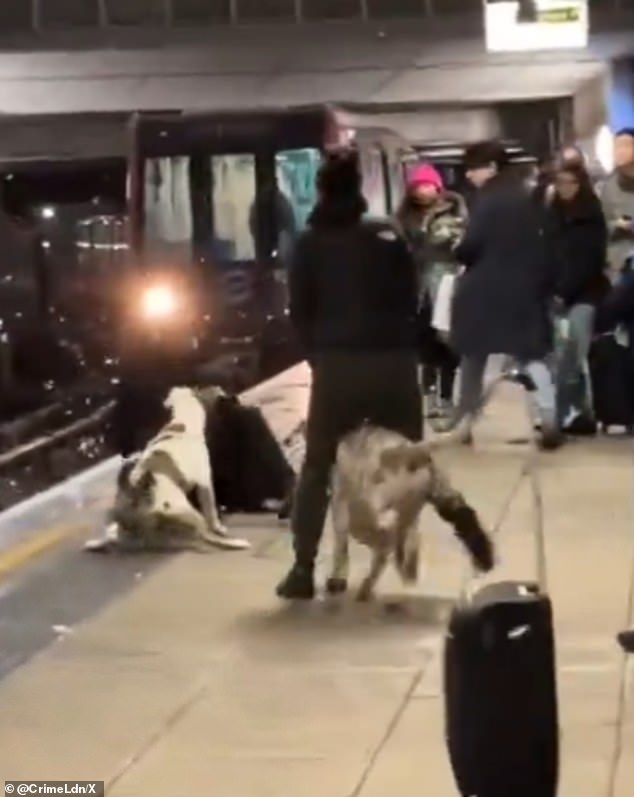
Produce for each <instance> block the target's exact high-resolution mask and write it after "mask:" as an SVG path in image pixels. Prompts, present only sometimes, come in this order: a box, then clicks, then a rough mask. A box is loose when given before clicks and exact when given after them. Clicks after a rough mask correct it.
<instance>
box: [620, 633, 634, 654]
mask: <svg viewBox="0 0 634 797" xmlns="http://www.w3.org/2000/svg"><path fill="white" fill-rule="evenodd" d="M616 638H617V640H618V643H619V645H620V646H621V647H622V648H623V650H624V651H625V652H626V653H634V628H628V630H627V631H621V633H620V634H617V637H616Z"/></svg>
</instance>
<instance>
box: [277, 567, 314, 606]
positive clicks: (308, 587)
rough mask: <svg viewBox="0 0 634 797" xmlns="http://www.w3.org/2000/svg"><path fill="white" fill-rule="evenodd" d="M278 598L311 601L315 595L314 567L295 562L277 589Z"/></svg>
mask: <svg viewBox="0 0 634 797" xmlns="http://www.w3.org/2000/svg"><path fill="white" fill-rule="evenodd" d="M275 592H276V594H277V597H278V598H283V599H284V600H287V601H310V600H312V599H313V598H314V597H315V581H314V578H313V571H312V569H311V570H309V569H308V568H305V567H301V566H300V565H298V564H294V565H293V567H291V569H290V570H289V571H288V573H287V575H286V577H285V578H284V579H283V580H282V581H280V583H279V584H278V585H277V589H276V590H275Z"/></svg>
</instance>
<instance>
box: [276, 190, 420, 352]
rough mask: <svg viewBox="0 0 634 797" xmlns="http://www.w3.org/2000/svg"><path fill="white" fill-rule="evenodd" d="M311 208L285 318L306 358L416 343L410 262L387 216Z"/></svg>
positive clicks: (295, 258) (414, 288) (293, 271)
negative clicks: (375, 217) (378, 218)
mask: <svg viewBox="0 0 634 797" xmlns="http://www.w3.org/2000/svg"><path fill="white" fill-rule="evenodd" d="M359 215H360V214H359V213H358V208H350V207H346V206H345V205H343V206H341V207H337V205H336V204H335V205H332V204H326V205H317V206H316V207H315V209H314V211H313V213H312V215H311V217H310V219H309V225H308V228H307V229H306V230H305V231H304V232H303V233H302V235H301V236H300V237H299V239H298V241H297V243H296V245H295V250H294V253H293V259H292V263H291V268H290V274H289V298H290V315H291V321H292V323H293V325H294V327H295V329H296V332H297V334H298V336H299V338H300V341H301V343H302V345H303V347H304V350H305V353H306V355H307V356H308V357H309V358H310V357H311V356H312V355H313V354H318V353H323V352H328V351H351V350H352V351H385V350H389V349H408V350H411V351H414V350H415V349H416V345H417V303H418V302H417V276H416V266H415V264H414V260H413V257H412V255H411V254H410V251H409V249H408V247H407V244H406V243H405V241H404V240H403V239H402V238H401V236H400V235H399V234H398V232H397V231H396V230H395V228H394V227H393V225H391V224H390V223H389V222H388V221H385V222H382V221H366V220H360V219H359Z"/></svg>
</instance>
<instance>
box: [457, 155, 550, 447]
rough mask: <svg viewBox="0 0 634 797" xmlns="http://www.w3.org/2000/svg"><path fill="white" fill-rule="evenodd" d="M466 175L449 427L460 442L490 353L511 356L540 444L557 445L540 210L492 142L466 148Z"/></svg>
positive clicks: (477, 406) (547, 275)
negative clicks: (526, 389)
mask: <svg viewBox="0 0 634 797" xmlns="http://www.w3.org/2000/svg"><path fill="white" fill-rule="evenodd" d="M465 166H466V171H467V177H468V178H469V180H470V181H471V182H472V183H473V184H474V185H475V186H476V188H478V189H479V191H478V197H477V199H476V202H475V204H474V208H473V213H472V215H471V218H470V220H469V223H468V225H467V229H466V232H465V236H464V238H463V240H462V242H461V243H460V244H459V246H458V247H457V249H456V257H457V259H458V260H459V261H460V262H462V263H463V264H464V266H465V269H466V271H465V273H464V275H463V276H462V277H461V278H460V279H459V281H458V285H457V287H456V292H455V297H454V304H453V313H452V329H451V335H450V343H451V345H452V347H453V349H454V350H455V351H456V352H457V353H458V354H459V355H460V357H461V389H460V398H459V402H458V409H457V415H456V418H455V419H454V420H455V423H454V427H455V426H456V425H457V424H460V425H461V426H462V432H461V434H460V435H459V436H460V437H462V439H463V440H464V441H465V442H466V441H468V440H470V438H471V427H472V423H473V421H474V420H475V418H476V416H477V414H478V412H479V410H480V407H481V403H482V393H483V379H484V372H485V368H486V364H487V360H488V357H489V355H491V354H506V355H509V356H511V357H513V358H514V359H515V360H516V361H517V362H518V363H519V364H521V365H522V367H523V368H524V370H525V371H526V372H527V373H528V374H529V376H530V377H531V380H532V382H533V383H534V384H535V386H536V388H537V390H536V401H537V405H538V409H539V413H540V421H541V427H542V444H543V446H544V447H545V448H555V447H558V446H559V444H560V442H561V435H560V433H559V429H558V424H557V410H556V398H555V389H554V385H553V381H552V377H551V375H550V371H549V369H548V368H547V366H546V364H545V362H544V359H545V357H546V356H547V355H548V354H549V353H550V351H551V350H552V345H553V329H552V321H551V317H550V307H551V302H552V299H553V296H554V287H555V279H554V278H555V273H554V264H553V262H552V258H551V256H550V253H549V251H548V246H547V244H546V240H545V236H544V230H543V221H544V220H543V210H542V208H541V207H540V205H539V203H537V202H535V201H534V199H533V197H532V195H531V192H530V190H529V189H528V188H527V187H526V186H524V185H523V184H521V183H520V182H518V181H517V180H516V178H514V177H513V176H512V175H511V174H509V172H508V171H507V169H506V166H507V157H506V153H505V150H504V147H503V146H502V145H501V144H500V143H499V142H496V141H485V142H481V143H479V144H474V145H472V146H470V147H468V148H467V150H466V152H465Z"/></svg>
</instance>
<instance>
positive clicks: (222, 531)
mask: <svg viewBox="0 0 634 797" xmlns="http://www.w3.org/2000/svg"><path fill="white" fill-rule="evenodd" d="M212 533H213V534H215V535H216V537H228V536H229V529H228V528H227V527H226V526H225V525H224V523H218V525H217V526H214V528H213V529H212Z"/></svg>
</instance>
